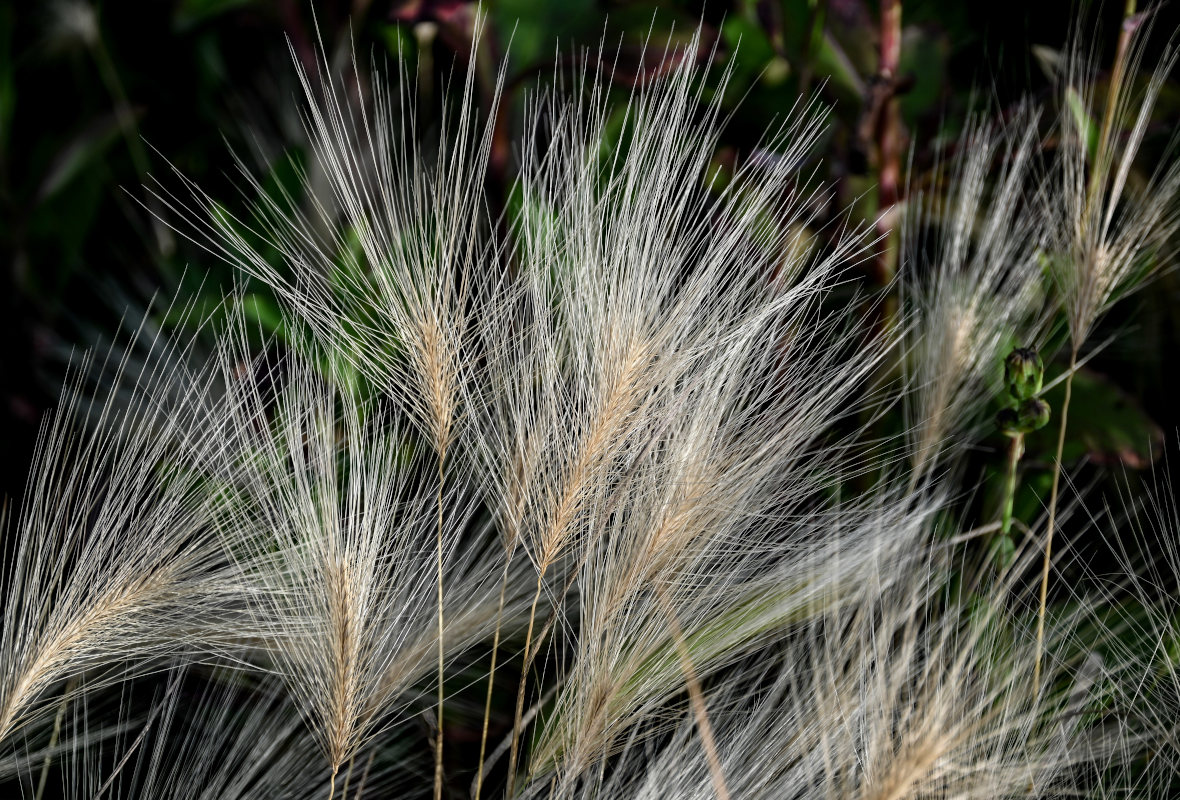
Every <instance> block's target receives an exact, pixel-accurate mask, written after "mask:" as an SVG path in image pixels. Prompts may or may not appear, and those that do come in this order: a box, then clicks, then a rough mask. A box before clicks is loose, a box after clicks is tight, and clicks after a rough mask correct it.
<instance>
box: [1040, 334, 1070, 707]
mask: <svg viewBox="0 0 1180 800" xmlns="http://www.w3.org/2000/svg"><path fill="white" fill-rule="evenodd" d="M1077 365H1078V350H1077V348H1076V347H1074V348H1073V349H1072V350H1071V351H1070V356H1069V374H1068V375H1066V377H1065V401H1064V402H1063V403H1062V404H1061V425H1060V427H1058V429H1057V455H1056V456H1055V457H1054V459H1053V487H1052V488H1051V489H1050V490H1049V526H1048V531H1047V532H1046V533H1045V559H1044V563H1043V564H1042V566H1041V602H1040V607H1039V609H1038V611H1037V647H1036V661H1035V663H1034V666H1033V685H1034V686H1037V687H1039V686H1040V684H1041V655H1042V651H1043V649H1044V642H1045V603H1046V598H1047V597H1048V594H1049V564H1050V562H1051V560H1052V556H1053V531H1054V530H1055V528H1056V524H1057V493H1058V489H1059V487H1060V484H1061V457H1062V453H1063V452H1064V451H1065V429H1066V426H1067V425H1068V424H1069V401H1070V398H1071V397H1072V396H1073V376H1074V372H1075V371H1077Z"/></svg>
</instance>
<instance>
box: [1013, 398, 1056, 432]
mask: <svg viewBox="0 0 1180 800" xmlns="http://www.w3.org/2000/svg"><path fill="white" fill-rule="evenodd" d="M1049 412H1050V409H1049V404H1048V403H1046V402H1045V401H1044V400H1042V399H1041V398H1039V397H1030V398H1029V399H1028V400H1025V401H1024V402H1023V403H1021V404H1020V410H1019V411H1018V412H1017V416H1018V418H1019V424H1020V428H1021V429H1022V432H1024V433H1032V432H1033V431H1035V430H1040V429H1041V428H1043V427H1045V426H1046V425H1048V424H1049Z"/></svg>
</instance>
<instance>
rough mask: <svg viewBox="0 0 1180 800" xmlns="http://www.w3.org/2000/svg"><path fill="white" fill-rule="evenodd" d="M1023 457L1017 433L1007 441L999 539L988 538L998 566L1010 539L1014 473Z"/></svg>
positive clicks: (1003, 557) (1002, 563) (1013, 500)
mask: <svg viewBox="0 0 1180 800" xmlns="http://www.w3.org/2000/svg"><path fill="white" fill-rule="evenodd" d="M1023 456H1024V434H1023V433H1018V434H1016V435H1015V436H1010V437H1009V439H1008V462H1007V463H1008V466H1007V471H1006V473H1005V476H1004V498H1003V505H1002V507H1001V510H1000V525H999V537H998V538H995V537H994V536H989V537H988V539H989V541H991V547H990V548H989V549H990V550H993V551H994V553H993V555H994V556H995V558H996V562H997V564H998V565H999V566H1001V567H1002V566H1003V565H1004V564H1005V562H1006V560H1007V555H1006V554H1007V553H1008V552H1009V549H1008V543H1009V542H1010V541H1011V538H1012V510H1013V507H1014V506H1015V504H1016V472H1017V469H1018V468H1019V466H1020V459H1021V458H1022V457H1023Z"/></svg>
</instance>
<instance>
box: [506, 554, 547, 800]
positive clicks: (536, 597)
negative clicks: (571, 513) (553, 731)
mask: <svg viewBox="0 0 1180 800" xmlns="http://www.w3.org/2000/svg"><path fill="white" fill-rule="evenodd" d="M544 580H545V573H544V571H543V570H540V569H538V570H537V591H536V592H535V593H534V594H533V605H532V607H531V608H530V609H529V627H528V631H527V632H526V633H525V636H524V666H523V667H522V668H521V670H520V685H519V686H518V687H517V689H516V711H515V712H514V714H513V717H512V744H511V745H510V747H509V750H508V790H507V791H506V792H505V793H504V796H505V797H512V791H513V789H515V788H516V759H517V756H518V750H519V748H520V726H521V716H522V715H523V714H524V690H525V684H526V683H527V681H528V674H529V665H530V664H532V659H531V658H530V656H531V655H532V654H531V653H530V652H529V648H530V647H532V643H533V624H534V623H535V621H536V619H537V603H538V602H540V600H541V590H542V588H544V585H545V584H544Z"/></svg>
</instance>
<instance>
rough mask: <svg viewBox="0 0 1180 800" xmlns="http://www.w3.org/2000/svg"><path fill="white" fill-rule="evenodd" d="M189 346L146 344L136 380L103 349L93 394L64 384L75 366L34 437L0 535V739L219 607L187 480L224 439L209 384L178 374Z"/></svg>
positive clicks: (212, 556) (211, 543)
mask: <svg viewBox="0 0 1180 800" xmlns="http://www.w3.org/2000/svg"><path fill="white" fill-rule="evenodd" d="M147 331H148V328H146V327H145V328H143V329H141V333H144V334H145V335H146V334H147ZM189 344H191V341H189V342H187V343H186V342H182V343H180V344H173V343H169V342H168V340H167V339H166V338H164V337H161V338H158V339H154V340H150V341H149V342H148V347H147V356H146V358H145V361H144V365H143V367H142V369H140V370H139V371H137V372H135V373H129V372H127V370H126V367H127V363H128V360H129V359H130V355H129V353H130V350H131V347H130V346H129V347H128V349H127V351H124V352H120V351H119V350H117V349H114V350H112V352H111V353H110V354H109V355H108V360H107V361H105V362H102V364H101V365H100V366H98V367H96V368H95V369H96V370H97V374H98V380H97V382H96V385H97V386H98V387H99V389H98V394H97V395H94V394H91V387H90V386H88V385H87V383H86V381H85V380H84V379H83V378H82V377H77V376H84V375H86V374H87V373H88V372H89V370H90V366H89V365H88V364H86V363H84V364H82V365H81V366H80V367H79V368H78V372H77V374H76V377H75V378H74V379H73V380H72V381H71V382H70V383H69V385H68V387H67V389H66V390H65V392H64V394H63V398H62V400H61V403H60V405H59V409H58V411H57V412H56V413H55V414H54V416H53V417H52V419H50V420H48V421H46V423H45V424H44V425H43V427H42V430H41V435H40V439H39V443H38V447H37V454H36V458H35V463H34V465H33V468H32V470H31V472H30V478H29V483H28V491H27V496H26V498H25V500H24V502H23V504H22V507H21V510H20V513H19V515H18V517H17V519H16V521H15V524H14V525H11V526H9V527H8V530H7V542H8V545H9V547H10V548H11V551H10V552H11V556H10V557H9V560H8V568H7V569H6V571H5V576H4V578H5V580H4V590H3V594H4V609H3V612H2V614H3V620H2V628H0V741H9V740H11V739H12V738H13V737H16V736H18V735H19V734H20V732H21V731H22V729H23V728H24V726H26V725H27V724H28V723H29V722H30V721H32V720H34V719H37V718H38V717H39V715H42V713H43V712H45V710H46V706H47V702H49V701H48V695H49V693H50V692H51V691H52V690H53V689H54V688H55V687H60V686H62V685H63V684H65V685H66V688H67V689H68V690H69V689H70V688H71V687H72V686H74V684H66V683H65V682H67V681H69V679H71V678H74V677H78V676H81V675H82V674H83V673H87V680H86V682H85V684H84V685H85V686H86V687H88V688H90V689H94V688H99V687H100V686H102V685H104V684H105V683H106V682H108V681H109V680H113V679H115V678H122V677H127V676H128V675H130V674H133V673H134V671H135V669H136V668H139V669H142V668H143V667H144V666H145V665H146V664H150V663H151V662H152V661H153V660H154V659H156V658H158V657H160V656H164V655H168V654H170V653H174V652H176V651H178V650H183V649H185V648H188V647H190V646H192V645H193V644H195V643H196V642H195V641H194V639H195V637H196V636H197V631H196V629H195V628H194V627H193V626H191V625H187V626H186V624H185V622H186V621H187V620H190V615H195V616H196V617H197V618H198V619H200V618H203V617H206V616H209V615H211V614H213V613H214V612H215V610H216V609H217V608H218V607H219V606H220V605H221V604H222V603H223V602H224V598H223V596H222V595H221V594H220V592H219V591H217V590H216V589H215V588H214V587H215V584H216V582H215V580H214V578H215V577H216V576H217V575H218V573H219V572H220V570H221V567H222V559H221V554H220V548H219V546H218V543H217V540H216V537H215V536H214V535H212V532H211V529H210V527H209V520H210V516H211V505H210V498H209V494H208V492H207V491H206V487H205V485H204V483H203V482H202V480H201V476H200V474H199V470H200V466H201V465H202V464H203V463H205V462H208V461H216V460H217V458H218V457H219V453H220V450H221V446H222V441H223V440H222V436H221V435H220V431H219V424H220V418H219V417H218V416H217V415H215V414H210V413H208V412H209V398H210V396H211V392H212V380H213V379H212V375H211V373H210V372H209V371H208V370H201V371H196V372H188V371H186V368H185V366H184V364H185V360H186V354H187V348H188V346H189ZM129 387H131V389H132V391H131V392H128V391H126V390H127V389H128V388H129ZM116 665H117V666H118V669H114V667H115V666H116ZM77 691H79V690H70V691H67V695H69V694H76V692H77ZM54 702H57V698H54Z"/></svg>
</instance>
